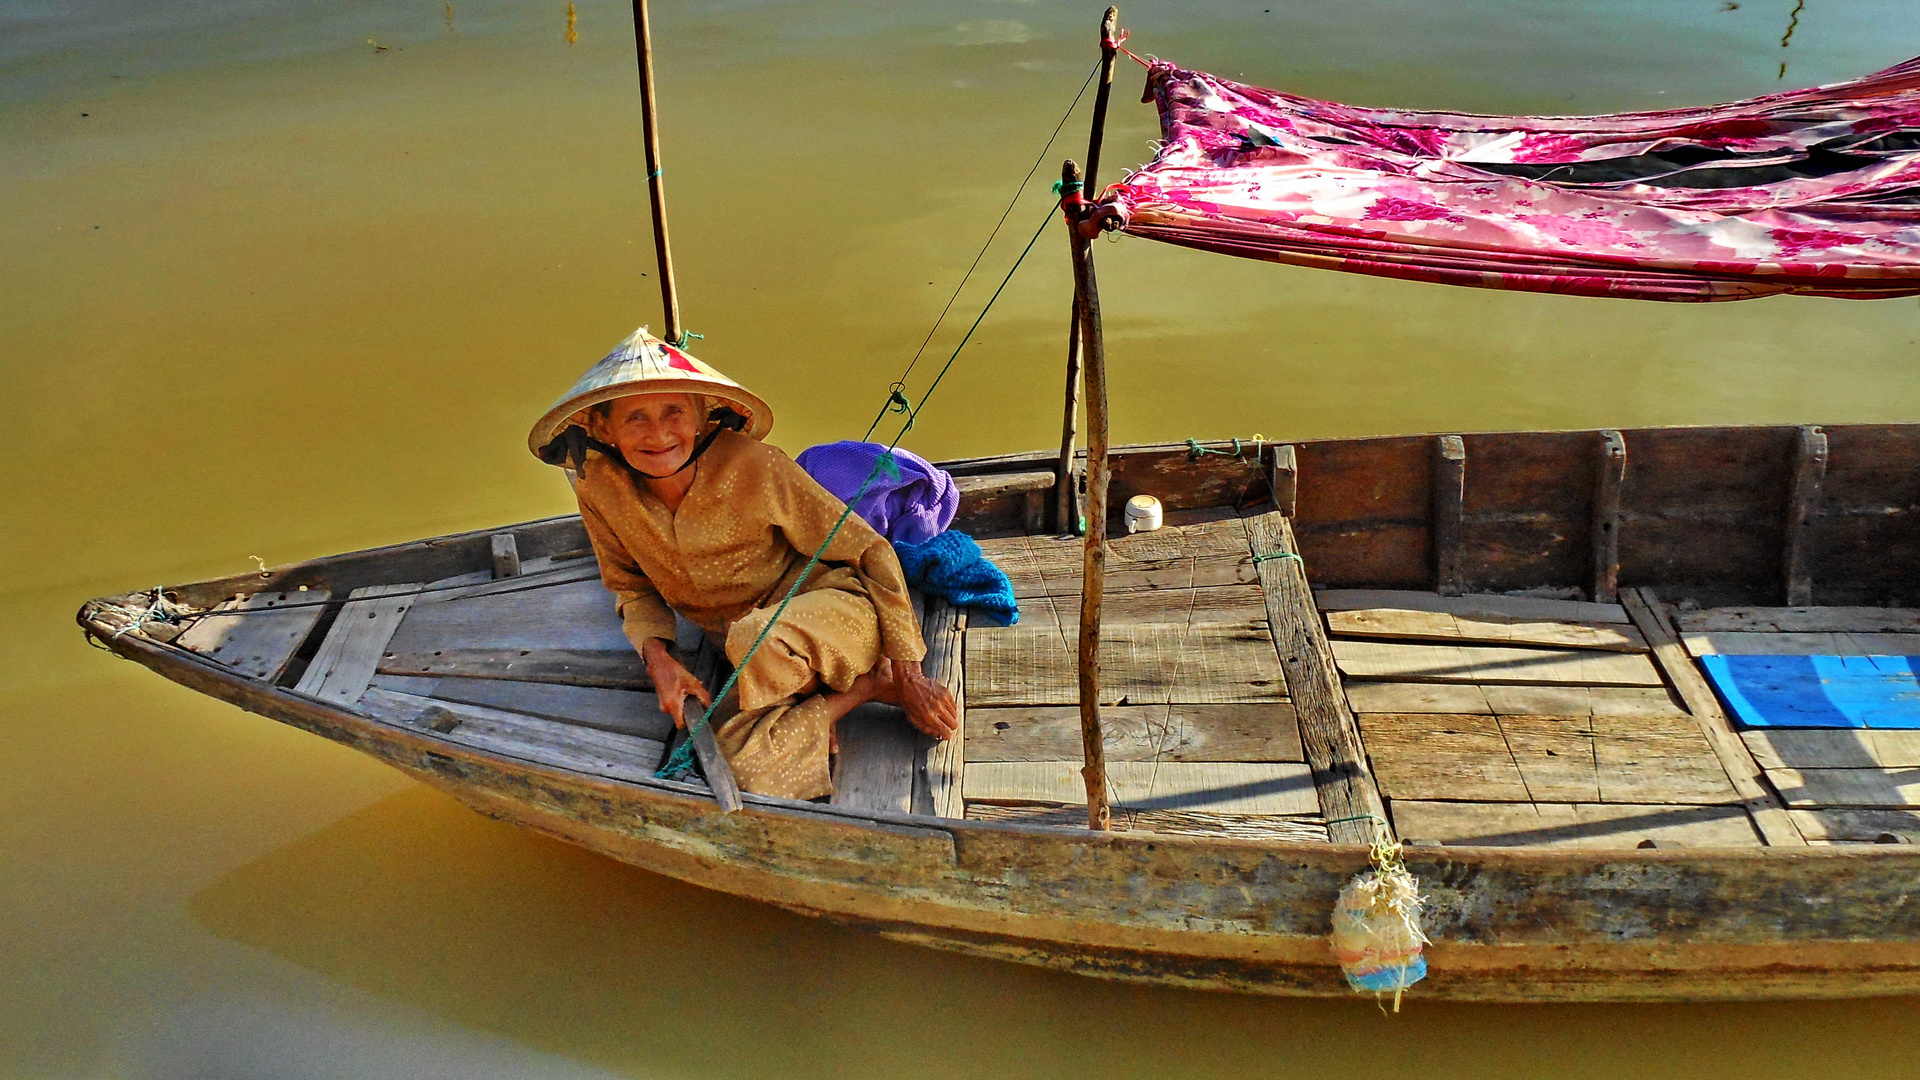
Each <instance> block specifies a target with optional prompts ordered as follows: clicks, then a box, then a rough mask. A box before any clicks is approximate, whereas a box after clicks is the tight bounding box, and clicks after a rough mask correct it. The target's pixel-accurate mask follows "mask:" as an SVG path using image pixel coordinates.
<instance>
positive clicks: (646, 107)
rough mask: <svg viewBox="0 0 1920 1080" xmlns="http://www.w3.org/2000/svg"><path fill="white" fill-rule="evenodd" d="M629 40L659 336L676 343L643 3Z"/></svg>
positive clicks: (675, 298) (676, 312)
mask: <svg viewBox="0 0 1920 1080" xmlns="http://www.w3.org/2000/svg"><path fill="white" fill-rule="evenodd" d="M633 41H634V47H635V51H636V52H638V53H639V57H640V112H641V122H642V124H643V125H644V128H645V131H646V140H647V193H648V195H649V196H650V197H651V199H652V202H653V250H654V254H655V255H656V256H658V257H659V260H660V306H661V307H662V308H663V309H664V310H665V311H666V317H667V326H666V331H667V332H666V333H665V334H664V335H663V336H664V337H665V338H666V339H667V340H668V341H670V342H673V343H674V344H676V345H678V344H680V297H679V294H678V293H676V292H675V291H674V287H673V253H672V252H671V251H670V250H669V249H668V246H667V192H666V187H665V183H666V181H665V179H664V178H663V177H662V176H661V175H660V125H659V121H658V118H657V116H656V111H657V110H656V108H655V102H654V95H653V35H652V32H651V31H650V30H649V29H648V24H647V0H633Z"/></svg>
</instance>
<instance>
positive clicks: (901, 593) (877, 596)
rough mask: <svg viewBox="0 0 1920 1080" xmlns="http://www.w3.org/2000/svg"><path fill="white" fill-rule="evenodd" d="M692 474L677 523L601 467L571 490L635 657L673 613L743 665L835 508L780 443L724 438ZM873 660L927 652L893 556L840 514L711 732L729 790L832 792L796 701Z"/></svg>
mask: <svg viewBox="0 0 1920 1080" xmlns="http://www.w3.org/2000/svg"><path fill="white" fill-rule="evenodd" d="M695 469H696V473H695V476H694V481H693V486H692V487H691V488H689V489H688V491H687V496H686V498H685V499H684V500H682V502H681V504H680V509H679V511H678V512H677V513H675V512H673V511H669V510H668V509H667V506H666V504H665V503H664V502H662V501H661V500H660V499H659V497H657V496H656V495H654V494H653V492H652V491H650V490H648V489H647V488H646V487H645V486H644V485H642V484H638V483H635V482H634V481H633V480H632V479H630V478H629V476H628V475H627V473H626V471H625V470H623V469H621V468H619V467H618V466H617V465H615V464H614V463H613V462H610V461H607V460H606V459H604V458H601V457H597V456H596V457H590V458H588V460H587V464H586V470H585V475H584V476H582V477H581V479H580V482H579V484H578V485H577V486H576V488H575V494H576V495H577V496H578V498H579V501H580V516H581V518H582V519H583V520H584V521H585V523H586V527H587V535H588V537H589V538H590V539H591V540H592V541H593V548H594V553H595V554H596V555H597V556H598V557H599V561H600V577H601V580H602V581H604V582H605V583H606V586H607V588H608V589H609V590H611V591H612V592H613V594H614V598H615V601H616V603H617V604H618V605H619V610H620V619H621V623H622V626H623V628H624V630H625V632H626V635H627V639H628V640H629V641H631V642H633V646H634V648H635V649H638V648H640V646H641V645H642V644H643V643H644V642H645V641H646V640H647V639H648V638H662V639H664V640H666V641H667V642H668V643H671V642H672V641H673V640H674V621H673V613H674V612H675V611H678V612H679V613H680V614H681V615H684V616H686V618H687V619H688V621H690V622H692V623H694V624H695V625H697V626H699V627H700V628H701V629H702V630H705V631H706V632H707V633H708V634H709V635H711V636H713V637H714V638H715V639H716V640H722V641H725V642H726V646H727V654H728V656H729V657H730V658H731V659H732V660H733V662H734V663H735V664H739V663H740V662H741V660H742V659H743V657H744V656H745V654H746V651H747V650H748V649H749V648H750V647H751V646H752V644H753V641H754V639H755V638H756V637H757V636H758V635H759V632H760V629H761V627H763V626H764V625H765V623H766V619H767V618H768V617H769V616H770V615H771V614H772V609H773V608H774V607H777V606H778V605H779V603H780V601H781V599H782V598H783V597H785V596H786V593H787V590H788V589H789V588H791V587H792V585H793V582H794V581H795V579H796V578H797V577H798V576H799V574H800V571H801V570H802V569H803V568H804V567H805V566H806V564H807V560H808V558H809V557H810V556H811V555H812V554H813V552H814V551H815V550H817V549H819V547H820V545H821V543H822V542H823V541H824V540H825V539H826V538H827V534H828V533H829V532H830V531H832V529H833V526H834V523H835V522H836V521H838V520H839V519H840V515H841V513H842V512H844V511H845V509H846V504H845V503H843V502H841V501H840V500H839V499H837V498H835V497H834V496H833V495H832V494H831V493H829V492H828V491H827V490H826V489H825V488H822V487H821V486H820V485H819V484H818V483H816V482H814V480H813V478H812V477H810V476H808V475H807V474H806V472H805V471H803V470H802V469H801V468H800V466H798V465H796V464H794V462H793V460H792V459H791V458H789V457H787V455H786V454H784V453H782V452H781V451H780V450H778V449H777V448H775V447H771V446H768V445H766V444H765V443H762V442H759V441H757V440H754V439H750V438H747V437H746V436H744V435H740V434H737V433H734V432H730V431H729V432H723V433H722V434H721V435H720V437H719V438H717V439H715V440H714V442H713V445H712V447H711V448H709V449H708V451H707V453H706V455H705V456H703V457H702V458H701V459H700V461H699V463H698V464H697V465H696V466H695ZM750 616H751V617H750ZM882 653H884V654H885V655H886V656H888V657H891V658H892V659H894V660H896V661H902V660H905V661H915V660H919V659H920V658H921V657H922V656H924V655H925V654H926V645H925V643H924V642H923V641H922V639H921V635H920V627H919V623H918V621H917V620H916V619H915V618H914V614H913V601H912V599H911V597H910V596H909V595H908V593H907V586H906V579H905V575H904V574H902V573H901V570H900V561H899V559H898V558H897V557H896V556H895V555H894V552H893V546H892V545H891V544H889V543H887V541H886V540H885V538H883V537H881V536H880V534H878V533H876V532H874V531H873V528H872V527H871V526H869V525H868V524H867V523H866V522H865V521H863V520H862V519H861V518H860V517H859V516H858V515H850V516H849V517H848V518H847V520H846V524H844V525H842V526H841V528H840V532H839V534H838V535H837V536H835V537H834V541H833V543H832V544H831V545H830V546H828V547H827V549H826V552H825V553H824V554H823V555H822V556H821V564H820V565H819V566H817V567H816V568H815V569H814V571H813V574H812V575H811V576H810V577H809V579H808V581H807V584H806V585H805V586H803V587H802V589H801V593H800V596H799V597H796V599H795V601H794V603H793V604H792V605H791V606H790V607H789V608H788V609H787V613H786V614H785V615H782V616H781V617H780V621H779V623H778V624H776V626H775V629H774V630H773V631H772V632H771V633H770V634H769V635H768V636H767V640H766V643H765V644H763V645H762V646H761V649H760V652H758V653H756V654H755V656H754V659H753V662H752V663H751V664H750V665H748V667H747V668H746V670H744V671H742V673H741V677H740V681H739V689H740V710H741V711H740V713H739V714H738V715H736V716H734V717H732V718H730V719H728V720H726V721H724V722H723V723H721V724H720V725H719V726H718V727H717V728H716V731H715V734H716V735H717V736H718V738H719V740H720V744H721V748H722V749H723V750H725V751H726V753H727V756H728V758H729V759H730V760H731V761H732V762H733V765H734V772H735V778H736V779H737V780H738V781H739V782H740V786H741V787H742V788H745V789H746V790H749V791H757V792H759V793H761V794H766V795H783V796H787V797H790V798H812V797H814V796H816V795H820V794H824V793H825V792H827V791H830V790H832V786H831V783H830V781H829V780H828V778H827V741H828V737H829V733H830V727H831V725H830V724H829V723H827V722H826V721H825V719H824V712H823V711H822V710H821V709H820V708H819V707H818V702H817V700H816V698H817V695H815V696H813V697H807V698H802V697H800V696H799V691H800V690H801V689H802V688H804V686H805V685H806V683H807V682H809V681H810V680H811V679H812V678H813V677H814V676H816V675H817V676H818V677H819V679H820V681H821V682H823V683H825V684H826V685H827V686H829V687H831V688H832V689H835V690H845V689H846V688H847V687H848V686H849V685H851V684H852V682H853V680H854V679H855V678H857V677H858V676H859V675H861V674H862V673H864V672H865V671H867V670H868V669H869V668H871V667H872V666H873V665H874V664H875V663H877V662H878V660H879V657H880V655H881V654H882Z"/></svg>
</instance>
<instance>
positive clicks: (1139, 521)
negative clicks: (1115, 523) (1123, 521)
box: [1125, 495, 1165, 533]
mask: <svg viewBox="0 0 1920 1080" xmlns="http://www.w3.org/2000/svg"><path fill="white" fill-rule="evenodd" d="M1125 513H1126V518H1127V532H1129V533H1137V532H1152V531H1153V530H1155V529H1157V528H1159V527H1160V525H1161V522H1162V521H1163V520H1165V515H1163V514H1162V513H1161V511H1160V500H1159V499H1156V498H1154V497H1153V496H1151V495H1135V496H1134V497H1133V498H1131V499H1128V500H1127V508H1126V511H1125Z"/></svg>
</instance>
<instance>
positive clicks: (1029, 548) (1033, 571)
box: [980, 511, 1256, 599]
mask: <svg viewBox="0 0 1920 1080" xmlns="http://www.w3.org/2000/svg"><path fill="white" fill-rule="evenodd" d="M1218 513H1228V514H1230V513H1231V512H1230V511H1212V512H1205V511H1199V512H1196V511H1178V512H1175V513H1173V514H1169V515H1168V519H1169V520H1168V524H1167V525H1166V526H1165V527H1164V528H1160V529H1156V530H1154V531H1152V532H1145V533H1134V534H1132V535H1123V536H1119V537H1115V538H1113V539H1111V540H1109V541H1108V545H1107V570H1106V579H1105V580H1106V592H1105V595H1106V596H1109V597H1113V596H1116V595H1119V594H1129V593H1140V592H1149V593H1151V592H1154V591H1157V590H1169V589H1185V588H1188V587H1190V586H1193V587H1205V586H1211V585H1232V584H1249V583H1252V582H1254V581H1255V580H1256V575H1255V574H1254V572H1253V558H1252V554H1251V552H1250V551H1249V550H1248V548H1247V539H1246V530H1245V529H1244V528H1243V527H1242V526H1241V524H1240V521H1239V519H1238V518H1237V517H1231V516H1229V517H1226V518H1224V519H1218V518H1214V517H1213V515H1214V514H1218ZM1183 518H1185V519H1189V520H1188V522H1187V523H1185V524H1181V523H1180V522H1181V520H1182V519H1183ZM980 546H981V550H982V552H983V553H984V554H985V555H986V556H987V558H988V559H990V560H992V562H993V563H994V564H995V565H996V566H999V567H1000V569H1001V570H1002V571H1004V572H1005V573H1006V575H1007V578H1008V580H1009V581H1011V582H1012V584H1013V593H1014V596H1016V597H1019V598H1022V599H1025V598H1027V597H1035V596H1053V597H1062V598H1078V597H1079V595H1080V589H1081V572H1082V563H1083V561H1084V559H1083V556H1084V552H1083V551H1082V549H1081V543H1080V541H1079V540H1077V539H1075V538H1073V537H1058V536H1008V537H998V538H993V539H988V540H983V541H981V545H980Z"/></svg>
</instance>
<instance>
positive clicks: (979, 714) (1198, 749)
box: [966, 702, 1306, 761]
mask: <svg viewBox="0 0 1920 1080" xmlns="http://www.w3.org/2000/svg"><path fill="white" fill-rule="evenodd" d="M1100 716H1101V721H1102V726H1103V728H1104V730H1105V732H1106V751H1107V760H1108V761H1154V760H1159V761H1305V760H1306V758H1305V757H1304V756H1302V750H1301V748H1300V729H1299V726H1298V724H1297V723H1296V722H1295V720H1294V714H1293V706H1291V705H1288V704H1285V703H1279V702H1276V703H1271V704H1234V705H1185V704H1183V705H1127V706H1110V707H1107V708H1104V709H1102V710H1101V712H1100ZM967 724H968V733H967V748H966V753H967V760H968V761H1075V760H1078V759H1079V757H1080V715H1079V712H1078V711H1077V710H1076V709H1073V708H1071V707H1068V706H1064V705H1050V706H1038V707H1032V706H1029V707H1012V708H978V707H976V708H975V709H974V710H973V712H972V713H970V714H969V715H968V717H967Z"/></svg>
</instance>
